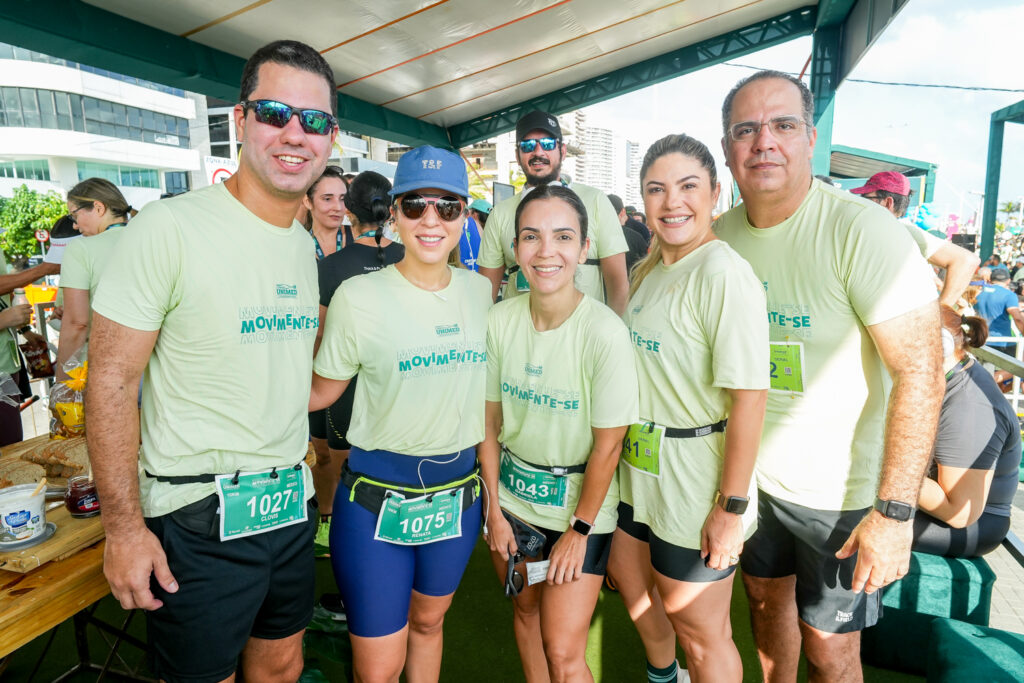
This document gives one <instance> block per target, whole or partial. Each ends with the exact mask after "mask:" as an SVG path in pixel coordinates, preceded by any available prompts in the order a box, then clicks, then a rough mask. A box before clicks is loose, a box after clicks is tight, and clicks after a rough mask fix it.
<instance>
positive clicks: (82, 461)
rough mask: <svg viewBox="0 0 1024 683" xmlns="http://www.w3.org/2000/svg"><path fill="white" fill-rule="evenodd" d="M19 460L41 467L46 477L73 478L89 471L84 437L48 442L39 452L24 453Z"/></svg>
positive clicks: (87, 452) (87, 451)
mask: <svg viewBox="0 0 1024 683" xmlns="http://www.w3.org/2000/svg"><path fill="white" fill-rule="evenodd" d="M21 458H22V460H27V461H28V462H33V463H36V464H38V465H42V466H43V467H44V468H45V469H46V476H48V477H74V476H76V475H79V474H85V473H86V471H87V470H88V469H89V450H88V448H87V447H86V444H85V437H84V436H82V437H77V438H73V439H65V440H62V441H49V442H47V444H46V445H45V446H43V447H42V448H40V449H39V450H37V451H34V452H32V453H26V454H24V455H23V456H21Z"/></svg>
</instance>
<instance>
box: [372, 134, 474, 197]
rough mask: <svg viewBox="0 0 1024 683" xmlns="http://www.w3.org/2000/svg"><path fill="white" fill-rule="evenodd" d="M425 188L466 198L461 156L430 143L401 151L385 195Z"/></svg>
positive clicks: (466, 187) (464, 175) (464, 168)
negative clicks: (403, 152) (393, 176)
mask: <svg viewBox="0 0 1024 683" xmlns="http://www.w3.org/2000/svg"><path fill="white" fill-rule="evenodd" d="M428 187H436V188H437V189H439V190H448V191H449V192H452V193H454V194H456V195H458V196H460V197H463V198H465V197H468V196H469V178H468V177H467V176H466V164H465V162H463V160H462V157H460V156H459V155H458V154H456V153H455V152H451V151H449V150H446V149H439V148H437V147H431V146H430V145H424V146H422V147H416V148H414V149H410V150H409V151H408V152H406V153H405V154H403V155H402V158H401V159H399V160H398V169H397V170H396V171H395V183H394V186H392V188H391V190H390V191H389V192H388V194H389V195H391V196H392V197H395V196H397V195H400V194H405V193H406V192H412V191H413V190H422V189H424V188H428Z"/></svg>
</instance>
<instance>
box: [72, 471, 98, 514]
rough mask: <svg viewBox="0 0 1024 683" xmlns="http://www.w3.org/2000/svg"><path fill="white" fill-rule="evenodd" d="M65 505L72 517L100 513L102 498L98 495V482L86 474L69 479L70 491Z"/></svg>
mask: <svg viewBox="0 0 1024 683" xmlns="http://www.w3.org/2000/svg"><path fill="white" fill-rule="evenodd" d="M64 505H65V507H67V509H68V512H70V513H71V516H72V517H92V516H93V515H98V514H100V499H99V496H97V495H96V482H95V481H93V480H92V479H90V478H89V477H87V476H85V475H79V476H77V477H71V478H70V479H68V492H67V493H66V494H64Z"/></svg>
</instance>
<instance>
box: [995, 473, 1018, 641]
mask: <svg viewBox="0 0 1024 683" xmlns="http://www.w3.org/2000/svg"><path fill="white" fill-rule="evenodd" d="M1010 528H1011V529H1012V531H1013V532H1014V533H1015V534H1017V536H1018V538H1022V539H1024V484H1018V485H1017V495H1016V497H1015V498H1014V505H1013V515H1011V517H1010ZM986 559H987V560H988V563H989V565H990V566H991V567H992V571H994V572H995V573H996V585H995V588H993V589H992V620H991V625H992V626H994V627H996V628H1001V629H1003V630H1005V631H1014V632H1016V633H1024V567H1021V566H1020V565H1019V564H1017V561H1016V560H1015V559H1013V557H1012V556H1011V555H1010V553H1009V552H1007V551H1006V550H1005V549H1004V548H1002V547H1000V548H998V549H997V550H995V551H994V552H992V553H990V554H989V555H988V556H987V557H986Z"/></svg>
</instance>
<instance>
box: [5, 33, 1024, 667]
mask: <svg viewBox="0 0 1024 683" xmlns="http://www.w3.org/2000/svg"><path fill="white" fill-rule="evenodd" d="M333 93H334V77H333V74H332V73H331V70H330V68H329V66H328V65H327V63H326V62H325V61H324V60H323V58H322V57H321V56H320V55H319V54H318V53H317V52H316V51H315V50H312V49H311V48H309V47H308V46H306V45H303V44H301V43H297V42H294V41H278V42H275V43H271V44H270V45H267V46H264V47H263V48H261V49H260V50H258V51H257V52H256V53H255V54H254V55H253V56H252V57H251V58H250V59H249V61H248V62H247V64H246V67H245V71H244V74H243V80H242V85H241V97H240V103H239V104H238V105H237V106H236V107H235V111H234V125H235V126H236V127H237V129H238V132H239V139H240V140H243V141H244V146H243V149H242V153H241V155H240V160H239V168H238V171H237V173H236V174H235V175H234V176H232V177H231V178H230V179H228V180H227V181H225V182H224V183H223V184H218V185H214V186H211V187H208V188H204V189H201V190H196V191H193V192H190V193H187V194H185V195H183V196H180V197H175V198H170V199H167V200H161V201H159V202H154V203H152V204H150V205H147V206H146V207H145V208H144V210H143V211H142V212H141V213H140V214H139V215H138V216H137V217H135V218H132V216H133V215H134V214H135V213H136V212H135V211H134V209H132V207H130V206H129V205H128V203H127V202H126V201H125V200H124V197H123V196H121V194H120V192H118V190H117V188H116V187H114V186H113V185H111V184H110V183H107V182H105V181H101V180H99V179H89V180H86V181H83V182H82V183H80V184H79V185H77V186H76V187H75V188H73V189H72V190H70V191H69V193H68V200H67V203H68V215H69V217H70V221H72V222H73V224H74V225H75V226H76V228H77V230H78V231H79V232H80V233H81V234H82V235H83V236H84V237H85V239H79V240H75V241H72V242H71V244H70V245H69V246H68V247H67V250H66V252H65V253H64V255H63V268H62V269H61V289H62V297H63V300H62V302H60V304H61V307H62V325H63V327H62V329H61V337H60V344H59V347H58V351H57V360H58V366H61V365H62V364H63V363H64V362H65V361H67V360H68V359H69V358H71V357H72V356H73V355H75V354H82V355H84V354H85V353H86V352H87V353H88V358H89V363H90V370H89V391H88V396H87V406H86V412H87V416H88V439H89V448H90V452H91V453H92V454H93V460H92V464H93V470H94V473H95V477H96V482H97V486H98V489H99V494H100V498H101V500H102V510H103V524H104V528H105V531H106V538H107V542H106V550H105V573H106V576H107V579H108V581H109V583H110V586H111V589H112V591H113V594H114V596H115V597H116V598H117V599H118V600H119V601H120V603H121V605H122V606H123V607H125V608H126V609H130V608H136V607H137V608H142V609H144V610H146V611H147V616H148V621H147V624H148V628H149V637H150V641H151V643H152V644H153V647H154V668H155V671H154V673H156V674H157V675H159V676H160V678H162V679H164V680H168V681H178V680H190V681H199V680H203V681H220V680H225V679H230V678H231V677H233V676H234V675H235V673H236V672H237V671H241V672H243V673H244V672H255V671H259V672H260V680H281V681H286V680H291V681H294V680H296V679H297V678H298V676H299V674H300V673H301V671H302V648H301V642H302V634H303V632H304V629H305V627H306V625H307V624H308V622H309V620H310V618H311V615H312V614H313V610H314V597H315V587H314V571H313V568H314V561H315V560H314V558H315V557H329V558H330V563H331V566H332V568H333V572H334V577H335V579H336V583H337V588H338V590H337V592H334V591H329V592H328V593H327V594H325V595H323V596H322V597H321V598H320V600H319V605H320V607H321V608H323V609H325V610H327V612H328V614H330V615H333V617H334V618H336V619H339V620H347V623H348V632H349V637H350V639H351V642H352V648H353V655H354V667H355V678H356V680H359V681H397V680H398V677H399V675H401V674H402V672H403V671H404V673H405V675H406V676H407V678H408V680H416V681H436V680H437V679H438V676H439V674H440V667H441V658H442V653H443V651H444V646H443V626H444V621H445V614H446V612H447V611H448V608H449V607H450V605H451V603H452V598H453V596H454V594H455V592H456V590H457V588H458V586H459V583H460V581H461V578H462V575H463V573H464V571H465V570H466V567H467V564H468V562H469V558H470V555H471V554H472V552H473V550H474V547H475V546H476V543H477V539H478V538H479V537H480V536H481V535H482V538H483V540H484V541H485V543H486V544H487V547H488V550H489V553H490V557H491V560H492V563H493V565H494V570H495V574H496V584H498V585H499V586H500V587H501V588H502V589H503V590H504V592H505V595H506V596H508V597H509V598H511V599H512V608H511V610H510V614H509V618H510V620H511V621H512V624H513V627H514V633H515V639H516V644H517V646H518V649H519V653H520V656H521V660H522V665H523V671H524V674H525V676H526V680H528V681H530V682H531V683H532V682H534V681H546V680H552V681H588V680H593V678H592V674H591V672H590V671H589V669H588V665H587V661H586V657H585V655H586V643H587V632H588V629H589V627H590V623H591V619H592V616H593V612H594V609H595V605H596V603H597V599H598V594H599V592H600V591H601V589H602V586H603V585H605V582H606V579H607V584H608V585H609V586H610V587H611V586H614V587H615V589H616V590H618V591H619V593H620V595H621V598H622V600H623V602H624V604H625V606H626V608H627V610H628V612H629V615H630V617H631V619H632V620H633V622H634V624H635V626H636V629H637V632H638V634H639V636H640V639H641V641H642V643H643V653H639V652H638V653H636V655H635V656H636V658H637V667H638V671H640V669H641V668H642V667H643V666H644V663H645V664H646V675H647V678H648V680H649V681H651V683H672V682H673V681H683V680H686V678H687V676H689V677H692V679H693V680H698V681H705V680H723V681H739V680H741V678H742V677H743V672H742V664H741V660H740V657H739V652H738V650H737V649H736V645H735V644H734V642H733V639H732V630H731V629H732V627H731V616H730V614H731V612H730V607H731V599H732V594H733V581H734V578H735V576H736V569H737V567H741V568H742V570H743V571H742V582H743V585H744V588H745V590H746V592H747V595H748V596H749V598H750V611H751V614H750V616H751V622H752V625H753V630H754V636H755V641H756V646H757V650H758V656H759V659H760V663H761V666H762V669H763V671H764V675H765V679H766V680H773V681H776V680H777V681H789V680H795V679H796V673H797V668H798V664H799V660H800V654H801V651H802V652H803V653H804V655H805V656H806V660H807V666H808V672H809V676H810V678H811V679H812V680H828V681H856V680H860V660H859V651H860V649H859V644H860V640H859V634H860V631H861V630H862V629H864V628H866V627H869V626H871V625H873V624H874V623H876V621H877V620H878V618H879V614H880V601H881V592H880V590H881V589H882V588H883V587H884V586H886V585H888V584H890V583H892V582H893V581H896V580H899V579H900V578H901V577H903V576H904V575H905V574H906V573H907V571H908V569H909V559H910V552H911V549H912V548H913V549H914V550H919V551H923V552H929V553H937V554H942V555H947V556H953V557H960V556H975V555H980V554H984V553H986V552H989V551H991V550H992V549H993V548H994V547H996V546H997V545H998V544H999V542H1000V541H1001V539H1002V538H1003V537H1004V536H1005V535H1006V531H1007V529H1008V528H1009V514H1010V510H1011V501H1012V497H1013V494H1014V492H1015V491H1016V483H1017V480H1018V469H1019V466H1020V458H1021V437H1020V425H1019V423H1018V418H1017V416H1016V415H1015V414H1014V412H1013V410H1012V409H1011V408H1010V404H1009V403H1008V402H1007V401H1006V399H1005V397H1004V395H1003V391H1002V390H1005V389H1006V386H1007V385H1008V383H1009V381H1010V380H1009V379H1008V375H1006V374H1000V372H995V373H994V374H993V368H991V367H986V366H984V365H983V364H981V363H980V362H978V361H977V360H975V359H974V357H973V356H972V355H971V354H970V350H971V349H972V348H978V347H981V346H983V345H986V344H987V345H988V346H989V347H990V348H995V349H997V350H1000V351H1002V352H1004V353H1006V354H1008V355H1014V354H1015V353H1016V352H1017V350H1018V346H1019V342H1018V341H1017V340H1016V339H1015V337H1016V336H1017V335H1016V334H1015V333H1014V328H1016V330H1017V331H1018V332H1019V333H1020V334H1024V315H1022V313H1021V305H1020V303H1019V302H1020V298H1021V296H1020V295H1021V292H1020V286H1021V285H1020V283H1021V282H1022V281H1024V257H1022V258H1020V259H1013V260H1010V262H1009V264H1008V265H1007V264H1004V263H1003V261H1002V259H1001V258H1000V257H999V256H997V255H993V256H992V257H991V258H990V259H989V260H988V261H987V262H986V263H985V264H984V266H982V267H979V266H981V265H982V264H981V263H980V260H979V258H978V257H977V256H976V255H975V254H974V253H973V252H972V251H969V250H966V249H963V248H961V247H959V246H956V245H954V244H952V243H951V242H950V241H948V240H943V239H941V238H938V237H936V236H934V235H931V234H928V233H927V232H926V231H924V230H921V229H920V228H918V227H915V226H912V225H910V224H909V223H906V222H901V221H899V220H898V219H900V218H902V217H903V216H904V215H905V213H906V211H907V207H908V205H909V203H910V200H911V196H912V193H911V190H910V183H909V181H908V180H907V178H906V177H904V176H903V175H901V174H899V173H896V172H882V173H878V174H876V175H874V176H872V177H871V178H870V179H869V180H868V181H867V183H866V184H865V185H863V186H862V187H858V188H855V189H853V190H852V191H849V192H847V191H844V190H842V189H840V188H839V187H837V186H835V185H834V184H833V183H832V182H831V179H828V178H815V177H813V176H812V173H811V159H812V154H813V149H814V144H815V140H816V135H817V133H816V131H815V129H814V127H813V125H812V121H813V100H812V96H811V93H810V92H809V91H808V89H807V87H806V86H805V85H804V84H803V83H802V82H801V81H800V80H799V79H796V78H793V77H792V76H789V75H787V74H784V73H780V72H774V71H762V72H758V73H756V74H754V75H752V76H750V77H748V78H746V79H744V80H743V81H741V82H740V83H738V84H736V85H735V87H733V88H732V89H731V91H729V92H728V94H727V95H726V97H725V100H724V103H723V107H722V125H723V138H722V144H723V148H724V152H725V157H726V166H727V167H728V169H729V171H730V172H731V175H732V178H733V180H734V181H735V183H736V186H737V187H738V190H739V195H740V199H741V200H742V201H741V203H737V205H736V206H734V207H733V208H731V209H729V210H728V211H726V212H725V213H723V214H721V215H716V206H717V205H718V199H719V196H720V192H721V186H720V183H719V179H718V169H717V168H716V165H715V162H714V159H713V158H712V155H711V153H710V152H709V150H708V147H707V145H706V144H705V143H703V142H701V141H698V140H695V139H693V138H691V137H689V136H687V135H682V134H679V135H669V136H667V137H665V138H663V139H661V140H658V141H657V142H656V143H654V144H653V145H652V146H651V147H650V149H648V150H647V153H646V155H645V157H644V160H643V165H642V167H641V170H640V178H639V180H640V188H641V194H642V197H643V207H642V209H643V210H642V211H639V210H637V208H636V207H633V206H626V205H624V203H623V201H622V199H621V198H620V197H618V196H616V195H606V194H605V193H604V192H603V191H601V190H600V189H598V188H593V187H590V186H587V185H584V184H581V183H576V182H566V180H564V179H563V177H562V174H561V166H562V162H563V160H564V158H565V155H566V147H565V142H564V140H563V136H562V131H561V128H560V125H559V123H558V119H557V118H556V117H555V116H554V115H552V114H550V113H548V112H542V111H533V112H529V113H525V114H524V115H523V116H522V117H521V118H520V120H519V122H518V124H517V126H516V134H515V154H516V160H517V161H518V163H519V165H520V168H521V169H522V171H523V173H524V175H525V176H526V186H525V187H524V189H523V191H522V192H521V193H520V194H517V195H515V196H513V197H511V198H509V199H506V200H504V201H501V202H498V203H497V204H496V205H493V206H492V205H491V204H490V203H488V202H487V201H486V200H483V199H474V198H473V197H471V195H470V192H469V186H468V179H467V176H466V168H465V163H464V161H463V160H462V159H461V158H460V157H459V156H458V154H456V153H454V152H452V151H450V150H443V149H437V148H433V147H418V148H414V149H412V150H410V151H409V152H407V153H406V154H405V155H403V156H402V158H401V159H400V160H399V162H398V165H397V169H396V172H395V176H394V179H393V180H388V179H387V178H385V177H384V176H382V175H379V174H377V173H374V172H369V171H367V172H363V173H360V174H358V175H355V176H352V175H351V174H345V173H344V172H343V171H342V169H340V168H339V167H336V166H329V165H327V157H328V155H329V153H330V149H331V143H332V140H333V137H334V135H335V134H336V133H337V121H336V119H335V117H334V114H335V106H336V101H335V97H334V94H333ZM708 142H711V141H708ZM715 144H717V142H716V143H715ZM929 266H930V267H929ZM58 269H60V267H59V266H55V265H53V264H43V265H42V266H39V267H37V268H34V269H30V270H27V271H24V272H23V273H18V274H8V275H0V291H5V292H9V291H11V290H13V289H14V288H15V287H18V286H23V285H25V284H27V283H29V282H32V281H33V280H35V279H38V278H39V277H40V276H41V275H45V274H52V273H54V272H55V271H56V270H58ZM211 291H218V292H221V295H220V296H217V297H211V296H210V294H209V293H210V292H211ZM0 308H2V309H3V310H0V327H3V328H5V329H8V330H11V331H12V332H11V338H12V341H13V340H15V339H16V338H15V336H14V333H15V332H16V331H22V332H27V333H29V334H30V333H31V332H29V331H28V330H25V329H24V326H25V325H26V323H27V322H28V319H29V310H28V309H27V308H26V307H25V306H10V305H9V302H4V303H0ZM59 315H60V314H59ZM989 337H995V338H996V339H994V340H992V341H988V338H989ZM8 356H9V357H8ZM2 359H3V360H4V362H5V363H6V365H0V372H6V373H8V374H11V375H12V376H15V377H17V378H20V379H22V380H24V370H23V368H21V367H19V363H20V360H19V356H18V353H17V349H16V348H14V349H13V350H12V351H11V353H9V354H4V355H3V356H2ZM1010 379H1012V377H1011V378H1010ZM140 383H141V390H140ZM9 408H10V407H9V406H4V405H0V411H4V412H2V413H0V417H2V418H3V420H4V438H5V439H7V442H8V443H9V442H11V441H16V440H18V439H20V436H21V434H20V431H19V432H18V433H15V430H13V428H10V429H9V428H8V425H7V423H8V422H11V420H12V419H13V418H12V416H11V414H9V413H10V410H9ZM13 416H14V417H17V414H16V412H15V413H13ZM18 422H19V425H20V419H19V420H18ZM140 442H141V444H142V447H141V450H140V449H139V448H138V444H139V443H140ZM308 442H311V448H312V450H313V451H314V452H315V464H314V465H312V467H309V466H307V465H306V464H304V460H303V458H304V455H305V453H306V451H307V443H308ZM98 454H102V455H101V457H97V456H98ZM922 482H923V483H922ZM268 496H269V498H268ZM266 501H269V502H266ZM265 502H266V505H264V503H265ZM250 507H251V509H250ZM264 507H266V508H267V509H266V510H263V509H262V508H264ZM271 508H272V511H271ZM258 510H259V514H257V511H258ZM677 644H678V645H679V646H680V647H681V648H682V649H683V651H684V653H685V655H686V663H685V664H686V669H685V670H684V669H682V668H681V667H680V664H679V662H677V661H676V646H677ZM623 656H629V654H628V653H623ZM641 658H643V659H641ZM687 670H688V671H687Z"/></svg>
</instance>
